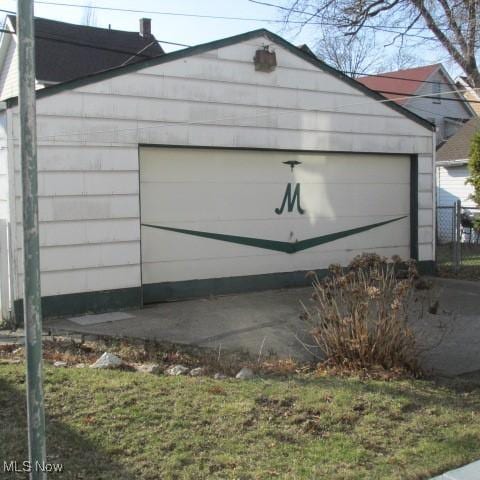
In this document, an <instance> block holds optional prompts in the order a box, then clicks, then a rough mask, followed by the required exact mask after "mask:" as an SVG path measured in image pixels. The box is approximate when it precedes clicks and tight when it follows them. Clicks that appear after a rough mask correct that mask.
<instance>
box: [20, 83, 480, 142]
mask: <svg viewBox="0 0 480 480" xmlns="http://www.w3.org/2000/svg"><path fill="white" fill-rule="evenodd" d="M475 90H480V89H475ZM455 92H457V90H452V91H450V92H443V93H455ZM415 97H416V98H422V97H425V95H416V96H415ZM405 98H410V97H405ZM403 99H404V98H397V99H396V100H403ZM396 100H392V99H389V98H385V99H379V100H372V99H369V100H368V101H362V102H354V103H347V104H343V105H338V106H337V107H335V108H334V109H333V110H318V109H310V110H304V111H302V112H301V113H348V112H341V111H339V109H341V108H345V107H352V106H362V105H369V104H371V102H376V103H389V102H393V103H395V101H396ZM479 103H480V102H479ZM298 113H299V112H298V111H293V112H292V111H288V112H283V113H278V114H277V117H280V116H284V115H293V114H298ZM270 115H271V112H265V113H260V114H254V115H247V116H243V117H242V116H229V117H221V118H218V117H217V118H215V119H212V120H193V121H186V122H162V124H161V125H150V126H146V127H138V126H137V127H131V128H124V129H121V128H120V129H118V128H115V129H108V130H96V131H88V132H85V131H81V132H69V133H59V134H50V135H45V136H42V137H37V138H38V140H45V139H55V138H58V137H69V136H80V135H83V136H84V137H87V136H89V135H96V134H104V133H112V134H118V133H120V132H132V131H144V130H152V129H156V128H165V127H169V126H176V125H210V124H212V125H215V124H217V123H218V122H222V121H226V120H237V121H238V120H247V119H257V118H261V117H268V116H270ZM145 121H148V120H145ZM17 140H18V139H17ZM70 141H75V140H70ZM84 141H85V140H77V142H79V143H83V142H84Z"/></svg>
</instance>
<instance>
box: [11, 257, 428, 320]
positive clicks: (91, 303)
mask: <svg viewBox="0 0 480 480" xmlns="http://www.w3.org/2000/svg"><path fill="white" fill-rule="evenodd" d="M418 268H419V271H420V273H422V274H424V275H434V274H435V271H436V266H435V262H433V261H423V262H418ZM313 272H314V273H316V275H317V276H318V277H319V278H322V277H324V276H325V275H326V274H327V272H328V270H326V269H322V270H316V271H299V272H285V273H272V274H264V275H247V276H243V277H230V278H209V279H205V280H188V281H183V282H165V283H154V284H147V285H144V286H143V289H142V288H141V287H134V288H124V289H119V290H106V291H101V292H84V293H73V294H69V295H55V296H50V297H43V298H42V309H43V317H44V318H54V317H66V316H76V315H83V314H87V313H92V312H93V313H102V312H108V311H115V310H128V309H132V308H141V307H142V306H143V305H147V304H151V303H157V302H165V301H172V300H185V299H189V298H198V297H203V296H207V295H228V294H232V293H247V292H254V291H262V290H273V289H278V288H295V287H308V286H309V285H311V283H312V273H313ZM142 290H143V291H142ZM14 309H15V321H16V325H17V326H21V325H23V301H22V300H16V301H15V304H14Z"/></svg>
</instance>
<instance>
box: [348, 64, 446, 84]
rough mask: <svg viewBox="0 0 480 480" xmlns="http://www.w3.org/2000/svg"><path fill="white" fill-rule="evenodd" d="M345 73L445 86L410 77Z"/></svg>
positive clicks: (354, 73)
mask: <svg viewBox="0 0 480 480" xmlns="http://www.w3.org/2000/svg"><path fill="white" fill-rule="evenodd" d="M419 68H421V67H419ZM343 73H348V74H349V75H361V76H364V77H379V78H389V79H391V80H404V81H406V82H417V83H432V84H434V85H444V84H445V82H434V81H432V80H418V79H414V78H408V77H396V76H395V77H394V76H390V75H386V74H384V73H363V72H349V71H343ZM358 78H361V77H357V78H356V80H358Z"/></svg>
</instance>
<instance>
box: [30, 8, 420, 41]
mask: <svg viewBox="0 0 480 480" xmlns="http://www.w3.org/2000/svg"><path fill="white" fill-rule="evenodd" d="M248 1H249V2H250V3H255V4H257V5H263V6H265V7H273V8H277V9H279V10H284V11H286V12H288V13H292V12H293V13H300V14H305V15H309V16H311V17H317V18H321V17H320V15H319V12H320V10H319V9H317V11H316V12H309V11H305V10H297V9H295V8H293V7H285V6H283V5H279V4H276V3H269V2H264V1H260V0H248ZM35 3H48V2H35ZM288 23H292V22H290V20H289V21H288ZM297 23H298V22H297ZM299 23H302V24H305V23H306V22H305V21H302V22H299ZM308 23H309V24H310V25H311V24H312V23H311V22H308ZM313 24H315V23H313ZM326 25H328V24H326ZM330 25H331V26H338V24H336V23H332V24H330ZM364 27H367V28H377V26H373V25H364ZM380 27H385V28H394V29H400V30H405V29H406V28H407V27H403V26H397V25H380ZM409 30H421V31H424V30H427V29H426V28H425V27H411V28H409ZM397 33H398V32H397Z"/></svg>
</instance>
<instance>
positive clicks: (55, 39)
mask: <svg viewBox="0 0 480 480" xmlns="http://www.w3.org/2000/svg"><path fill="white" fill-rule="evenodd" d="M0 32H2V33H7V34H9V35H16V32H12V31H11V30H7V29H4V28H0ZM35 38H39V39H40V40H50V41H52V42H59V43H65V44H68V45H74V46H79V47H86V48H93V49H96V50H105V51H108V52H115V53H124V54H126V55H137V56H140V57H143V58H145V59H147V58H154V57H152V56H151V55H146V54H142V53H139V54H136V52H135V51H134V50H122V49H119V48H112V47H104V46H101V45H98V44H93V43H86V42H78V41H76V40H70V39H69V38H67V37H61V36H58V35H55V36H51V35H50V34H48V35H41V34H39V33H35ZM156 42H157V43H165V44H168V45H175V46H179V47H189V46H190V45H185V44H184V43H175V42H167V41H165V40H156Z"/></svg>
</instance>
